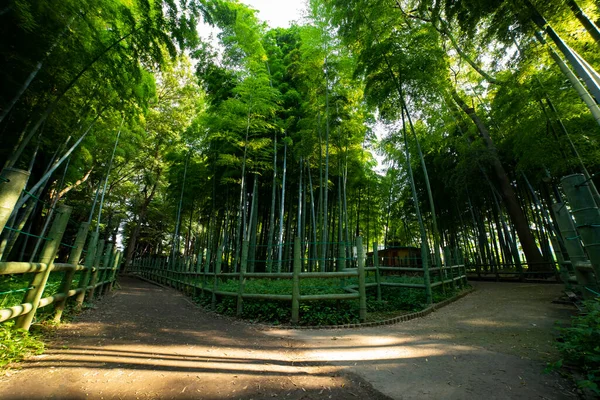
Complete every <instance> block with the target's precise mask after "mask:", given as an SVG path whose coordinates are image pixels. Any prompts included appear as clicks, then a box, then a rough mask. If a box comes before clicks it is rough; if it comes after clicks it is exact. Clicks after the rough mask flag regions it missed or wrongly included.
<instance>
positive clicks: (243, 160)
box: [0, 0, 600, 272]
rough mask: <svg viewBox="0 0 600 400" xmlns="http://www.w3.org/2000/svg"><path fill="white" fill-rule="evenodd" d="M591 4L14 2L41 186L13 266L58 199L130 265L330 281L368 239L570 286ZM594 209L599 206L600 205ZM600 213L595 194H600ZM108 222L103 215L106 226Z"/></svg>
mask: <svg viewBox="0 0 600 400" xmlns="http://www.w3.org/2000/svg"><path fill="white" fill-rule="evenodd" d="M598 15H599V10H598V5H597V3H596V2H592V1H587V0H577V1H573V0H551V1H545V2H542V1H537V0H511V1H485V0H464V1H449V0H447V1H442V2H438V1H430V0H422V1H418V0H368V1H367V0H344V1H341V0H310V1H308V3H307V6H306V10H305V15H304V16H303V18H302V19H301V20H300V21H298V23H297V24H293V25H292V26H291V27H289V28H270V27H269V26H267V25H266V24H265V23H263V22H261V21H260V19H259V17H260V15H259V14H258V13H257V12H256V11H255V10H253V9H252V8H250V7H248V6H246V5H244V4H242V3H240V2H237V1H233V0H186V1H181V2H173V1H170V0H164V1H160V0H133V1H127V2H125V1H111V2H108V1H93V2H92V1H78V2H75V1H71V0H67V1H62V2H60V4H49V2H48V3H47V2H43V1H27V0H26V1H9V2H8V3H7V4H6V5H5V6H2V9H0V20H1V21H2V23H1V24H0V26H1V27H0V30H1V32H2V37H3V40H2V44H1V45H0V46H1V47H0V64H1V65H2V74H1V77H0V131H1V136H0V142H1V145H0V158H1V159H2V161H3V166H4V167H15V168H20V169H25V170H28V171H30V173H31V175H30V178H29V182H28V184H27V190H26V192H24V194H23V196H22V198H21V200H20V202H19V204H18V206H19V207H18V212H16V213H15V215H13V216H12V217H11V225H10V226H12V227H13V228H15V231H8V230H5V231H4V232H3V233H2V237H1V238H0V239H1V241H2V252H3V254H2V257H3V259H17V258H19V259H26V258H30V259H33V258H34V257H35V253H36V252H37V251H38V249H39V243H36V241H35V240H28V239H27V238H26V237H22V235H21V236H20V235H18V233H17V232H16V231H18V230H23V231H26V232H34V233H39V234H40V236H43V231H44V229H45V227H47V225H48V222H47V221H48V220H49V219H50V218H51V216H52V213H53V209H54V208H55V207H56V206H57V205H58V204H60V203H63V202H68V203H69V204H70V205H73V206H74V212H73V216H72V218H74V219H76V220H78V221H80V222H83V221H90V222H93V223H94V224H95V226H96V229H97V230H98V231H99V232H101V234H102V235H103V237H104V238H105V239H107V240H108V239H111V240H112V241H115V242H122V244H123V246H125V247H126V252H125V254H126V256H125V265H126V266H127V265H128V264H129V263H130V262H131V260H132V259H133V258H134V257H138V256H145V255H162V256H165V257H179V256H193V255H198V254H199V253H200V252H202V254H205V255H206V257H207V258H209V259H214V258H215V257H217V254H222V257H223V260H224V265H223V268H224V270H230V271H235V270H236V269H237V268H238V265H239V262H240V257H241V254H240V251H241V248H242V246H241V244H242V242H244V241H248V242H249V244H250V253H251V254H250V255H249V260H251V261H250V263H249V268H250V270H251V271H253V270H257V271H258V270H261V271H263V270H264V271H272V272H280V271H288V270H290V260H291V259H292V256H291V251H292V246H291V244H292V243H293V241H294V238H295V237H299V238H300V239H301V241H302V242H303V252H304V254H306V256H307V258H308V259H309V260H311V261H310V268H311V269H312V270H314V271H318V270H320V271H326V270H327V271H329V270H332V269H333V268H337V267H336V265H338V264H336V263H335V262H334V261H335V260H338V259H344V258H351V256H352V251H353V249H352V247H353V243H354V239H353V238H355V237H356V236H362V237H363V240H364V241H365V243H369V244H370V243H373V242H375V241H377V242H378V243H380V244H383V245H384V246H386V247H389V246H420V244H421V243H425V244H427V246H428V248H429V252H430V253H431V255H432V262H433V263H438V264H439V263H440V262H441V258H442V254H443V249H444V248H446V247H452V248H455V247H460V248H461V249H462V251H463V253H464V256H465V259H466V260H467V261H468V262H469V263H476V264H479V265H484V266H490V265H496V266H500V265H520V264H521V263H527V264H528V265H529V268H530V269H531V270H534V271H535V270H540V271H542V270H553V269H554V266H553V265H554V260H555V255H554V250H553V248H555V247H556V246H561V240H562V239H561V238H560V235H557V228H556V221H555V216H554V214H553V211H552V207H551V205H552V204H553V203H556V202H560V201H561V199H562V197H563V195H562V193H561V188H560V185H559V180H560V178H561V177H562V176H564V175H568V174H571V173H575V172H577V173H583V174H584V175H585V176H586V178H587V179H590V180H593V179H594V178H593V176H592V175H593V173H594V172H596V171H598V170H599V168H600V152H599V143H598V138H599V137H600V136H599V134H600V127H599V126H598V125H599V124H600V110H599V109H598V103H599V102H600V76H599V75H598V73H597V72H596V70H597V69H598V68H599V67H600V59H599V58H598V57H599V56H598V54H600V53H599V52H598V46H599V45H600V30H599V29H598V26H597V23H596V19H597V18H598ZM596 194H597V192H596ZM597 197H598V200H599V201H600V196H597ZM90 209H91V212H90Z"/></svg>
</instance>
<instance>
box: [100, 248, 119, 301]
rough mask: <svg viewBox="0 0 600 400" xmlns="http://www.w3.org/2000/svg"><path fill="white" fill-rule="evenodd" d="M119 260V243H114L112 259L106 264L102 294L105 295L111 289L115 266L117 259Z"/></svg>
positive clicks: (111, 253)
mask: <svg viewBox="0 0 600 400" xmlns="http://www.w3.org/2000/svg"><path fill="white" fill-rule="evenodd" d="M116 260H117V244H116V243H114V244H113V246H112V249H111V252H110V261H109V263H108V265H106V270H105V271H106V275H105V277H104V282H106V283H105V284H104V285H102V292H101V293H102V295H105V294H106V293H108V291H109V290H110V283H111V282H112V277H113V270H114V268H115V261H116Z"/></svg>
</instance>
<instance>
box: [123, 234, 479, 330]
mask: <svg viewBox="0 0 600 400" xmlns="http://www.w3.org/2000/svg"><path fill="white" fill-rule="evenodd" d="M373 247H374V253H373V255H371V256H370V257H369V258H368V260H369V263H370V265H373V266H369V267H366V266H365V265H366V261H367V257H366V255H365V253H364V251H363V246H362V238H360V237H358V238H356V248H357V252H356V254H357V256H356V257H355V258H354V259H345V261H348V262H347V263H346V264H347V265H356V267H355V268H344V269H342V270H338V271H332V272H308V271H307V272H303V271H302V270H303V268H305V267H307V265H308V264H309V263H310V261H311V259H309V258H308V257H305V258H303V254H302V249H305V248H306V246H304V244H303V243H301V242H300V239H298V238H296V240H295V241H294V245H293V260H292V261H293V262H292V271H291V272H247V265H248V248H249V245H248V242H244V243H243V247H242V256H241V263H240V268H239V271H237V272H222V271H221V265H222V260H221V257H222V253H221V251H218V252H217V257H216V258H215V259H214V260H211V259H210V252H208V251H207V252H206V254H207V257H206V259H204V258H203V257H202V255H203V254H205V252H203V251H200V253H199V257H198V258H197V259H196V260H194V259H192V258H187V259H179V260H173V259H170V260H169V259H168V258H159V257H144V258H137V259H135V260H133V263H132V265H131V269H130V272H131V273H134V274H138V275H139V276H141V277H143V278H145V279H148V280H151V281H154V282H157V283H160V284H164V285H168V286H171V287H173V288H175V289H178V290H180V291H184V292H185V291H191V292H192V293H193V295H195V296H198V295H199V296H210V297H211V307H212V308H213V309H215V308H216V305H217V296H229V297H234V298H236V299H237V309H236V314H237V315H238V316H241V315H242V312H243V303H244V300H245V299H262V300H277V301H288V302H291V304H290V307H291V315H292V317H291V322H292V324H297V323H298V322H299V311H300V303H301V302H307V301H321V300H358V303H359V318H360V320H361V322H364V321H365V320H366V317H367V303H366V302H367V294H366V289H367V288H370V287H376V290H377V300H378V301H381V297H382V296H381V288H382V287H386V286H387V287H400V288H410V289H422V290H425V291H427V290H429V291H430V290H431V288H432V287H437V286H443V287H444V290H445V288H446V286H448V287H452V288H453V289H457V288H462V287H464V286H465V285H466V283H467V277H466V270H465V266H464V264H458V263H457V264H455V265H451V263H452V262H453V261H455V260H450V259H449V258H448V259H447V264H448V266H442V267H440V268H437V267H436V268H417V267H388V266H386V267H380V266H379V260H380V258H379V257H378V256H377V244H376V243H375V244H374V246H373ZM413 265H415V264H413ZM422 265H425V266H426V265H427V261H426V259H425V262H422ZM398 273H405V274H406V273H408V274H413V275H420V277H419V279H421V280H422V281H423V283H406V282H392V281H390V282H387V281H386V278H388V277H389V278H390V279H392V278H394V274H398ZM432 277H433V282H432V281H431V278H432ZM251 279H269V280H288V281H289V280H291V285H290V287H291V290H290V292H289V293H286V294H271V293H248V292H247V291H246V284H247V282H248V280H251ZM306 279H323V280H327V279H341V280H342V282H344V284H342V285H340V287H339V293H326V294H314V293H311V294H306V293H304V294H303V293H302V289H303V285H302V281H304V280H306ZM231 280H235V281H237V290H235V291H233V290H222V289H221V288H220V286H221V285H223V284H224V283H225V282H229V281H231ZM227 286H228V287H231V285H227ZM428 302H431V298H429V299H428Z"/></svg>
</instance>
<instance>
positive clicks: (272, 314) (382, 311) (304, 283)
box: [196, 276, 458, 326]
mask: <svg viewBox="0 0 600 400" xmlns="http://www.w3.org/2000/svg"><path fill="white" fill-rule="evenodd" d="M370 278H371V277H370ZM372 280H373V282H374V277H372ZM367 281H370V279H369V280H367ZM383 281H384V280H382V282H383ZM385 282H394V283H422V282H423V280H422V278H419V277H407V276H391V277H385ZM357 284H358V280H357V279H356V278H345V279H343V278H329V279H302V280H301V281H300V293H301V294H302V295H315V294H335V293H346V292H345V291H344V289H343V288H344V287H348V286H353V285H357ZM448 286H449V285H447V287H446V291H445V292H444V291H443V289H442V287H440V286H438V287H436V288H434V289H433V301H434V302H439V301H442V300H444V299H446V298H449V297H452V296H454V295H455V294H456V293H457V292H458V290H452V289H451V288H450V287H448ZM207 287H209V288H212V282H207ZM218 287H219V290H220V291H224V292H234V293H235V292H237V291H238V288H239V282H238V281H237V280H235V279H230V280H225V281H219V285H218ZM244 293H253V294H255V293H260V294H278V295H280V294H286V295H289V294H291V293H292V281H291V280H289V279H279V280H275V279H250V280H248V281H247V282H246V284H245V287H244ZM211 299H212V296H211V295H210V294H208V293H207V295H205V296H203V297H199V298H197V299H196V301H197V302H198V303H200V304H201V305H203V306H210V305H211ZM426 301H427V298H426V295H425V291H424V290H423V289H417V288H403V287H387V286H382V287H381V301H377V289H376V288H375V287H369V288H367V312H368V313H373V314H376V316H377V317H379V316H381V317H382V318H387V317H388V316H390V317H391V316H393V315H399V314H404V313H407V312H414V311H419V310H422V309H423V308H424V307H425V306H426ZM236 310H237V298H236V297H233V296H222V295H219V296H217V303H216V307H215V311H216V312H218V313H220V314H224V315H229V316H235V315H236ZM242 318H244V319H249V320H252V321H256V322H267V323H271V324H275V325H279V324H286V323H288V322H289V321H290V319H291V304H290V302H289V301H282V300H263V299H244V303H243V311H242ZM359 321H360V319H359V301H358V300H320V301H303V302H301V303H300V321H299V324H300V325H310V326H317V325H344V324H354V323H358V322H359Z"/></svg>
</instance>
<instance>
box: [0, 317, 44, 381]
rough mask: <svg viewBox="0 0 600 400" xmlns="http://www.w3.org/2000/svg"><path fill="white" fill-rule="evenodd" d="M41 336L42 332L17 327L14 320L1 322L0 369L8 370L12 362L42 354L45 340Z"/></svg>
mask: <svg viewBox="0 0 600 400" xmlns="http://www.w3.org/2000/svg"><path fill="white" fill-rule="evenodd" d="M41 336H42V335H41V334H40V333H31V332H27V331H26V330H23V329H16V328H15V327H14V321H9V322H5V323H3V324H0V371H4V370H6V369H7V368H8V367H9V365H10V364H11V363H15V362H19V361H21V360H23V359H25V358H26V357H30V356H32V355H37V354H42V353H43V351H44V342H43V341H42V340H41Z"/></svg>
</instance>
